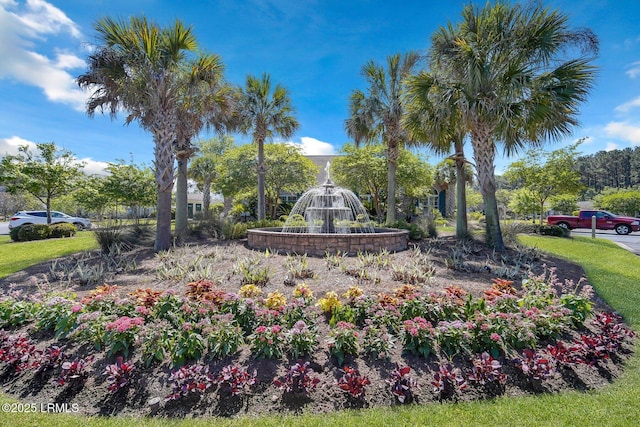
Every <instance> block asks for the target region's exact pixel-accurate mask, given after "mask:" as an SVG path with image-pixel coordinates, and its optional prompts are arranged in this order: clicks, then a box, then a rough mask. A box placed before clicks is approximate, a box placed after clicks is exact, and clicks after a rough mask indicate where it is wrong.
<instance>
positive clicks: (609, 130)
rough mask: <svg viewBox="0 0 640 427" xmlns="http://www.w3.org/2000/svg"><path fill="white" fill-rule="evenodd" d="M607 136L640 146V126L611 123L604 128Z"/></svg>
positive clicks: (626, 123)
mask: <svg viewBox="0 0 640 427" xmlns="http://www.w3.org/2000/svg"><path fill="white" fill-rule="evenodd" d="M604 130H605V132H606V134H607V136H609V137H612V138H616V139H619V140H621V141H626V142H629V143H631V144H632V145H640V126H636V125H633V124H630V123H628V122H610V123H608V124H607V125H606V126H605V128H604Z"/></svg>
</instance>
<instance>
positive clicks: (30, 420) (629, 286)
mask: <svg viewBox="0 0 640 427" xmlns="http://www.w3.org/2000/svg"><path fill="white" fill-rule="evenodd" d="M521 240H522V242H523V243H526V244H528V245H534V246H537V247H539V248H540V249H542V250H544V251H548V252H550V253H554V254H557V255H561V256H563V257H565V258H568V259H571V260H574V261H576V262H578V263H580V264H581V265H582V266H583V267H584V269H585V271H586V272H587V276H588V278H589V281H590V283H591V284H592V285H593V286H594V287H595V288H596V290H597V292H598V293H599V294H600V295H601V296H603V297H604V298H606V299H607V301H608V302H609V303H610V304H611V305H612V306H613V307H614V308H615V309H617V310H618V311H619V312H620V313H621V314H622V315H623V316H624V317H625V319H627V321H628V322H629V323H630V324H631V325H632V326H633V327H634V328H635V329H636V330H640V292H638V291H639V289H638V288H639V287H640V257H638V256H636V255H633V254H631V253H629V252H627V251H625V250H623V249H620V248H619V247H617V246H616V245H614V244H612V243H609V242H607V241H604V240H592V239H588V238H574V239H560V238H552V237H530V236H526V237H523V238H522V239H521ZM577 279H579V278H576V280H577ZM638 350H640V346H636V351H638ZM422 386H423V387H429V385H428V384H423V385H422ZM638 396H640V354H635V355H634V356H633V357H632V358H631V359H630V361H629V362H628V366H627V368H626V370H625V373H624V374H623V375H622V376H621V377H620V378H618V379H617V380H616V381H615V383H613V384H611V385H609V386H607V387H605V388H604V389H601V390H598V391H595V392H589V393H580V392H571V393H565V394H562V395H542V396H529V397H522V398H499V399H495V400H491V401H485V402H474V403H464V404H429V405H424V406H409V407H394V408H377V409H371V410H362V411H349V412H336V413H332V414H326V415H305V416H298V417H296V416H284V417H277V416H272V417H263V418H248V417H246V418H240V419H229V420H227V419H221V420H212V419H196V420H165V419H153V418H144V419H135V420H132V419H130V418H124V417H116V418H86V417H76V416H71V415H53V414H36V415H33V414H3V413H0V425H20V426H42V425H48V426H64V425H77V426H86V425H91V426H109V427H115V426H122V427H124V426H129V425H132V424H134V423H135V425H142V426H169V425H179V426H211V425H219V426H327V425H334V426H424V425H434V426H598V427H600V426H636V425H637V424H638V420H639V419H640V402H639V401H638ZM20 401H21V402H23V403H29V402H28V401H29V399H28V397H27V398H22V399H20ZM5 402H16V400H15V399H12V398H9V397H8V396H0V403H5Z"/></svg>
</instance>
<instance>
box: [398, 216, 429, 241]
mask: <svg viewBox="0 0 640 427" xmlns="http://www.w3.org/2000/svg"><path fill="white" fill-rule="evenodd" d="M391 228H400V229H402V230H409V239H410V240H422V239H424V236H425V232H424V230H423V229H422V228H420V226H419V225H418V224H414V223H408V222H407V221H403V220H399V221H397V222H396V223H394V224H391Z"/></svg>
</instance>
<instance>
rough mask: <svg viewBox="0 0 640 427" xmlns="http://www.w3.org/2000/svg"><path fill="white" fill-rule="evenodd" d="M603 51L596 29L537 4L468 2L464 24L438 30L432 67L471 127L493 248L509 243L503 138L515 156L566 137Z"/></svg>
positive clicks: (443, 91)
mask: <svg viewBox="0 0 640 427" xmlns="http://www.w3.org/2000/svg"><path fill="white" fill-rule="evenodd" d="M576 48H578V49H580V50H577V49H576ZM597 49H598V40H597V38H596V36H595V35H594V34H593V33H592V32H591V31H590V30H588V29H578V30H571V29H569V28H568V17H567V16H566V15H564V14H562V13H560V12H558V11H552V10H550V9H547V8H545V7H543V6H542V5H540V4H539V3H527V4H517V5H513V6H512V5H510V4H508V3H506V2H497V3H495V4H494V5H491V4H487V5H486V6H485V7H484V8H483V9H478V8H477V7H476V6H474V5H472V4H469V5H467V6H465V7H464V9H463V12H462V22H460V23H459V24H458V25H457V26H454V25H452V24H449V25H448V26H447V27H441V28H440V29H438V30H437V31H436V33H435V34H434V35H433V37H432V47H431V49H430V55H429V56H430V69H431V72H432V73H433V74H434V75H436V76H437V78H438V79H439V80H441V81H443V82H445V83H444V84H443V86H442V87H441V90H440V91H439V92H441V100H442V101H443V104H445V105H446V104H447V103H448V101H449V100H451V99H458V101H457V106H458V108H459V113H460V123H461V125H462V127H463V128H464V129H468V130H469V132H470V136H471V145H472V147H473V156H474V160H475V165H476V171H477V175H478V183H479V186H480V191H481V193H482V197H483V200H484V209H485V214H486V239H487V244H488V245H489V246H490V247H493V248H495V249H497V250H503V249H504V243H503V240H502V232H501V230H500V222H499V215H498V205H497V201H496V196H495V192H496V184H495V175H494V163H495V162H494V160H495V153H496V143H497V141H499V142H501V143H502V144H503V146H504V149H505V153H506V154H507V155H511V154H514V153H516V152H517V151H518V150H520V149H522V148H523V147H526V146H528V145H531V146H539V145H541V144H543V143H544V142H545V141H546V140H548V139H550V140H558V139H560V138H561V137H564V136H567V135H568V134H569V133H570V131H571V128H572V126H574V125H576V124H577V115H578V106H579V104H580V103H582V102H584V101H585V100H586V97H587V94H588V92H589V89H590V88H591V86H592V84H593V81H594V77H595V67H594V66H592V65H590V63H591V61H592V59H593V56H594V54H595V53H597ZM574 55H576V57H575V58H574V57H573V56H574Z"/></svg>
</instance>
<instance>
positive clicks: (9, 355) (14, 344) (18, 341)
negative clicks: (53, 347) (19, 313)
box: [0, 331, 42, 372]
mask: <svg viewBox="0 0 640 427" xmlns="http://www.w3.org/2000/svg"><path fill="white" fill-rule="evenodd" d="M3 332H4V331H3ZM41 359H42V352H41V351H40V350H38V349H37V348H36V346H35V344H33V342H32V341H31V340H30V339H29V338H27V337H26V336H23V335H8V334H6V332H5V333H4V336H3V337H2V345H1V346H0V361H1V362H3V363H6V364H7V365H9V366H12V367H13V368H14V369H15V371H16V372H22V371H24V370H27V369H37V368H39V367H40V364H41Z"/></svg>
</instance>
